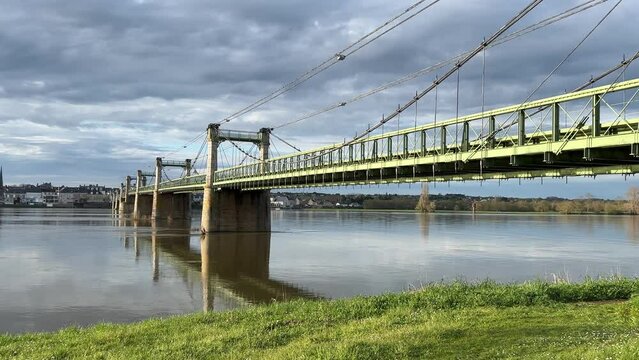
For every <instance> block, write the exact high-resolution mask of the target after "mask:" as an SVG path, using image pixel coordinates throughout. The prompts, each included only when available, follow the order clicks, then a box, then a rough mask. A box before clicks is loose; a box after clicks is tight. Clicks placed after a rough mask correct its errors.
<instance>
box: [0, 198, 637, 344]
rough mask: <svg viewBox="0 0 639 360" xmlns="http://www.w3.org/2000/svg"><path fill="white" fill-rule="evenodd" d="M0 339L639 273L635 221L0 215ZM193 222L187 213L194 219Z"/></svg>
mask: <svg viewBox="0 0 639 360" xmlns="http://www.w3.org/2000/svg"><path fill="white" fill-rule="evenodd" d="M0 211H1V213H2V214H1V216H0V221H1V222H2V225H1V226H0V273H1V274H3V276H2V277H0V299H1V301H0V332H5V331H9V332H23V331H43V330H55V329H59V328H60V327H64V326H69V325H80V326H83V325H90V324H94V323H96V322H100V321H110V322H128V321H135V320H141V319H145V318H148V317H152V316H164V315H171V314H184V313H190V312H194V311H201V310H204V311H212V310H214V311H222V310H226V309H231V308H236V307H239V306H244V305H246V304H254V303H264V302H271V301H275V300H285V299H290V298H296V297H317V296H318V295H317V294H321V296H322V297H326V298H341V297H350V296H355V295H361V294H364V295H368V294H379V293H383V292H393V291H402V290H406V289H410V288H413V287H415V286H419V285H420V284H424V283H428V282H430V281H442V280H444V281H448V280H452V279H456V278H458V277H466V278H467V279H468V280H477V279H486V278H490V279H494V280H496V281H502V282H512V281H525V280H530V279H535V278H545V277H546V278H548V277H549V276H550V275H551V274H563V273H567V274H568V275H569V276H570V279H571V280H574V281H577V280H579V279H581V278H583V277H584V276H598V275H607V274H611V273H615V274H623V275H627V276H636V275H637V274H639V262H637V260H636V259H637V257H639V217H632V216H565V215H549V214H485V213H478V214H476V215H475V216H474V217H473V216H472V214H470V213H467V214H460V213H457V214H444V213H434V214H418V213H410V212H388V211H274V212H273V214H272V223H273V230H274V231H273V233H271V234H246V233H243V234H231V233H223V234H211V235H209V236H208V237H204V238H202V237H201V235H200V234H199V232H198V230H197V227H198V225H199V219H197V218H196V217H194V218H193V221H192V223H191V224H188V223H171V224H168V223H155V224H153V223H151V222H148V221H146V222H141V221H137V222H133V221H131V220H130V219H128V218H126V217H119V216H116V217H111V214H110V213H109V212H108V210H105V211H102V210H91V209H82V210H75V209H0ZM195 215H196V216H197V214H195Z"/></svg>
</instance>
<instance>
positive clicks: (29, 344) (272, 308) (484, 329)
mask: <svg viewBox="0 0 639 360" xmlns="http://www.w3.org/2000/svg"><path fill="white" fill-rule="evenodd" d="M633 294H639V280H628V279H614V280H597V281H586V282H584V283H581V284H547V283H542V282H535V283H528V284H522V285H497V284H494V283H491V282H485V283H481V284H476V285H469V284H464V283H454V284H450V285H432V286H428V287H427V288H425V289H423V290H419V291H414V292H408V293H402V294H388V295H381V296H374V297H366V298H354V299H349V300H339V301H293V302H290V303H280V304H273V305H268V306H256V307H251V308H246V309H242V310H237V311H230V312H225V313H214V314H195V315H188V316H179V317H171V318H167V319H153V320H148V321H143V322H140V323H136V324H129V325H108V324H107V325H98V326H94V327H90V328H87V329H77V328H69V329H65V330H62V331H59V332H55V333H43V334H26V335H20V336H0V358H2V359H12V358H21V359H22V358H23V359H66V358H83V359H84V358H90V359H102V358H116V359H132V358H153V359H200V358H254V359H263V358H290V359H298V358H363V359H370V358H384V359H389V358H416V357H427V358H499V357H512V358H522V357H527V358H575V359H576V358H580V359H584V358H585V359H604V358H614V359H619V358H627V359H636V358H639V298H638V297H637V296H636V295H634V296H633Z"/></svg>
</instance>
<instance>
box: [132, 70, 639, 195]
mask: <svg viewBox="0 0 639 360" xmlns="http://www.w3.org/2000/svg"><path fill="white" fill-rule="evenodd" d="M637 88H639V79H634V80H630V81H626V82H622V83H618V84H614V85H606V86H600V87H597V88H593V89H588V90H582V91H579V92H574V93H568V94H564V95H559V96H555V97H551V98H547V99H541V100H537V101H532V102H528V103H524V104H519V105H513V106H508V107H504V108H499V109H495V110H489V111H485V112H483V113H477V114H472V115H468V116H464V117H459V118H457V119H450V120H446V121H442V122H438V123H434V122H433V123H430V124H427V125H422V126H418V127H412V128H408V129H403V130H400V131H394V132H388V133H384V134H381V135H377V136H371V137H370V138H367V139H361V140H358V141H356V142H353V143H350V144H347V145H344V144H335V145H332V146H327V147H322V148H317V149H311V150H307V151H304V152H299V153H293V154H289V155H285V156H281V157H277V158H272V159H265V161H263V162H256V163H253V164H246V165H240V166H234V167H230V168H225V169H219V170H217V171H216V172H215V174H214V179H213V186H214V187H217V188H234V189H242V190H255V189H275V188H296V187H297V188H299V187H302V188H304V187H312V186H343V185H369V184H387V183H397V182H429V181H465V180H491V179H508V178H536V177H564V176H595V175H603V174H633V173H636V172H639V161H638V160H637V156H639V153H637V148H636V146H637V144H639V136H638V132H637V123H639V118H633V119H627V118H624V117H623V115H622V113H625V110H626V109H625V108H626V107H627V105H628V104H629V103H630V102H632V101H633V100H634V98H635V96H636V90H637ZM623 90H633V91H632V92H631V95H629V96H628V97H627V100H626V103H624V104H619V102H618V100H619V99H617V98H618V97H619V96H615V95H618V93H619V92H621V91H623ZM607 98H614V101H615V103H614V105H613V104H611V102H610V101H607ZM575 105H576V106H577V107H578V108H579V111H577V112H576V113H577V116H575V114H574V112H572V113H571V112H570V111H569V110H568V108H569V107H570V108H571V109H572V108H574V107H575ZM602 110H604V112H605V113H608V114H610V115H611V116H610V117H608V118H603V117H602V115H601V114H602ZM606 110H607V111H606ZM562 118H567V119H568V123H570V124H571V125H572V126H570V127H567V128H562V127H561V126H560V125H561V124H560V122H561V119H562ZM500 120H503V121H501V122H500ZM455 127H457V128H458V132H459V136H458V140H459V141H457V142H456V141H455V134H454V132H455V131H456V130H455ZM482 128H483V130H482ZM501 133H503V134H501ZM487 134H488V135H490V134H496V135H497V136H495V135H493V136H487ZM500 134H501V135H500ZM205 182H206V175H196V176H190V177H184V178H179V179H174V180H171V181H166V182H161V183H160V184H159V191H160V192H183V191H202V190H203V189H204V185H205ZM153 190H154V187H153V186H146V187H142V188H140V192H142V193H145V192H146V193H151V192H153Z"/></svg>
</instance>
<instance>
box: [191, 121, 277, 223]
mask: <svg viewBox="0 0 639 360" xmlns="http://www.w3.org/2000/svg"><path fill="white" fill-rule="evenodd" d="M269 134H270V129H266V128H264V129H261V130H260V136H259V137H260V139H259V147H260V160H261V161H262V164H261V165H260V171H261V172H262V173H264V172H265V170H266V169H265V166H264V162H265V161H266V160H267V159H268V148H269ZM207 139H208V158H207V165H206V167H207V173H206V183H205V185H204V196H203V198H202V222H201V225H200V230H201V231H202V233H210V232H225V231H231V232H265V231H271V216H270V205H269V198H270V191H268V190H259V191H241V190H233V189H225V188H221V189H216V188H214V187H213V183H214V182H215V172H216V171H217V148H218V146H219V144H220V142H221V141H223V140H226V139H227V138H226V137H224V136H221V135H220V128H219V125H218V124H209V127H208V134H207ZM228 140H233V139H231V138H228Z"/></svg>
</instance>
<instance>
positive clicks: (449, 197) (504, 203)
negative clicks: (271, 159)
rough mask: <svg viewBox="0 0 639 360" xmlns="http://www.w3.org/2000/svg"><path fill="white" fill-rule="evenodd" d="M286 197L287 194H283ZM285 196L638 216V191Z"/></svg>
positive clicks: (388, 206) (426, 207)
mask: <svg viewBox="0 0 639 360" xmlns="http://www.w3.org/2000/svg"><path fill="white" fill-rule="evenodd" d="M285 194H286V193H285ZM286 195H290V196H293V197H295V196H297V197H302V198H313V199H318V200H325V199H329V200H332V201H341V202H345V201H346V202H357V203H360V204H362V207H363V208H364V209H380V210H415V209H417V210H420V211H427V212H428V211H472V210H473V206H474V207H475V210H476V211H495V212H555V213H561V214H610V215H613V214H635V215H636V214H639V188H637V187H631V188H630V189H629V190H628V192H627V193H626V198H625V199H617V200H608V199H598V198H595V197H594V196H593V195H592V194H586V195H585V196H583V197H581V198H579V199H564V198H559V197H547V198H530V199H523V198H511V197H500V196H498V197H480V196H467V195H462V194H443V195H432V194H431V195H429V194H428V188H427V187H424V188H422V193H421V196H420V195H396V194H380V195H362V194H357V195H341V194H322V193H295V194H293V193H288V194H286Z"/></svg>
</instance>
